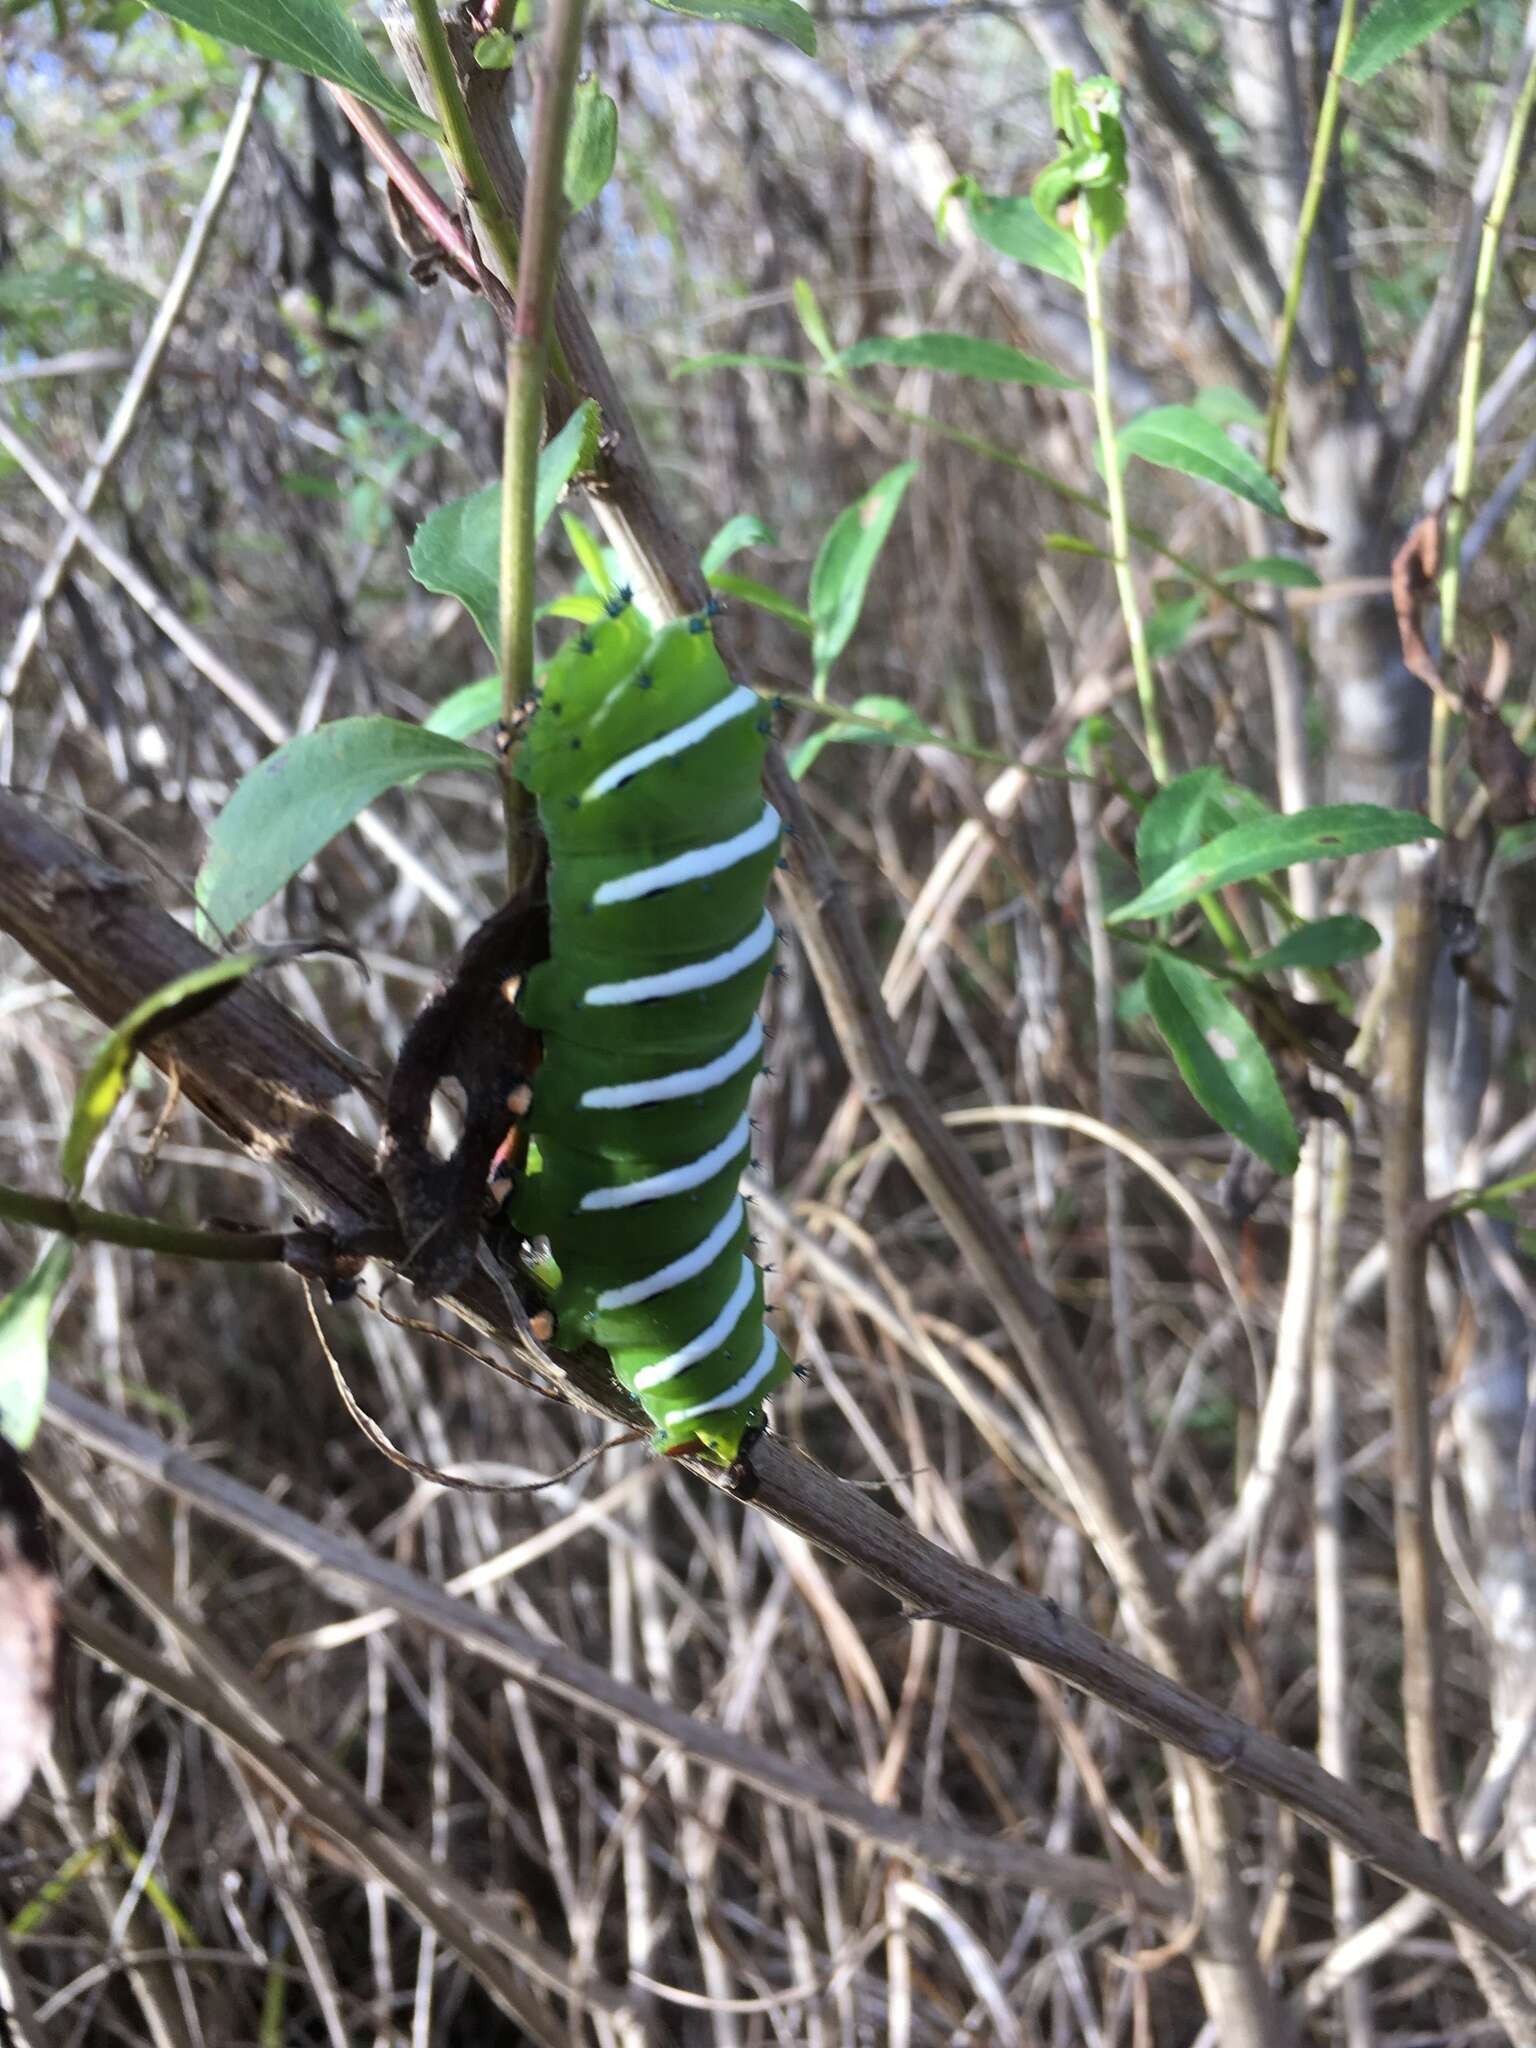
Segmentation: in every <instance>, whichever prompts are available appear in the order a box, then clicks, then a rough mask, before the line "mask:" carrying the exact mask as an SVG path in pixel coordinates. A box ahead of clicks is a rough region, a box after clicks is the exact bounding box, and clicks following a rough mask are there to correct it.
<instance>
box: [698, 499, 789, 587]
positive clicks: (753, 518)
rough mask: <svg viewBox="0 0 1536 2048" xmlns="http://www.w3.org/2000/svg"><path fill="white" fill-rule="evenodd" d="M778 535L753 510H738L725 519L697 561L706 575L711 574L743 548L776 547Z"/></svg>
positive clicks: (722, 566)
mask: <svg viewBox="0 0 1536 2048" xmlns="http://www.w3.org/2000/svg"><path fill="white" fill-rule="evenodd" d="M778 544H779V536H778V535H777V534H776V533H775V532H774V530H773V528H772V527H771V526H767V525H765V524H764V523H763V521H762V520H761V519H759V518H758V517H757V514H756V513H755V512H738V513H737V514H736V516H735V518H734V519H727V521H726V522H725V524H724V526H722V527H721V529H720V531H719V532H718V533H717V534H716V535H715V537H714V539H713V540H712V541H711V542H710V544H709V546H708V547H707V548H706V549H705V550H704V554H703V558H702V560H701V561H700V563H699V566H700V568H701V569H702V570H703V571H704V574H705V575H706V576H713V575H714V573H715V571H716V570H717V569H723V568H724V567H725V565H726V563H727V562H728V561H729V560H730V559H731V557H732V555H739V554H740V553H741V551H742V549H743V548H757V547H767V548H773V547H777V546H778Z"/></svg>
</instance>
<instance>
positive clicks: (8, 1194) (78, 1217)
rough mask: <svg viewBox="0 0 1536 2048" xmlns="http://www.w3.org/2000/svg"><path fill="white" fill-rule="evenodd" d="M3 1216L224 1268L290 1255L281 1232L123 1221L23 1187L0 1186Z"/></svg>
mask: <svg viewBox="0 0 1536 2048" xmlns="http://www.w3.org/2000/svg"><path fill="white" fill-rule="evenodd" d="M0 1216H3V1217H4V1218H5V1220H6V1221H7V1222H8V1223H26V1224H30V1225H31V1227H32V1228H33V1229H34V1230H52V1231H55V1232H56V1233H57V1234H58V1235H59V1236H60V1237H69V1238H75V1239H77V1240H84V1241H89V1240H94V1241H96V1242H98V1243H100V1244H122V1245H129V1246H131V1247H132V1248H133V1249H134V1250H135V1251H141V1252H158V1253H159V1254H160V1255H161V1257H163V1258H172V1259H219V1260H222V1261H224V1262H225V1263H226V1264H239V1265H276V1264H280V1263H281V1261H282V1259H283V1257H284V1254H285V1252H286V1250H287V1244H288V1240H287V1237H286V1235H285V1233H284V1232H282V1231H280V1230H198V1229H185V1228H183V1227H181V1226H179V1225H177V1224H174V1223H155V1222H153V1221H151V1220H150V1219H149V1218H148V1217H144V1216H123V1215H119V1214H116V1213H115V1212H113V1211H112V1210H108V1209H93V1208H91V1207H90V1206H89V1205H88V1204H87V1203H85V1202H71V1201H67V1200H65V1198H64V1197H63V1196H61V1195H36V1194H32V1193H30V1192H29V1191H28V1190H27V1189H25V1188H7V1187H0Z"/></svg>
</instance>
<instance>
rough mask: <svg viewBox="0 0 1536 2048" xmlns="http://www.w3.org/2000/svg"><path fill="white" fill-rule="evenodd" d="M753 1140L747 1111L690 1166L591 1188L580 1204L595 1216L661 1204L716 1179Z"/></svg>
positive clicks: (688, 1164)
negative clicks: (673, 1196) (611, 1211)
mask: <svg viewBox="0 0 1536 2048" xmlns="http://www.w3.org/2000/svg"><path fill="white" fill-rule="evenodd" d="M751 1140H752V1126H751V1123H750V1121H749V1119H748V1118H747V1116H746V1114H745V1112H743V1113H742V1115H741V1116H739V1117H738V1118H737V1119H736V1122H735V1123H734V1124H733V1125H732V1126H731V1128H730V1130H729V1131H727V1132H726V1134H725V1136H724V1137H723V1138H722V1139H721V1140H720V1142H719V1144H718V1145H711V1146H710V1148H709V1150H708V1151H707V1152H701V1153H700V1154H699V1156H698V1158H697V1159H690V1160H689V1161H688V1163H687V1165H686V1166H669V1167H668V1168H667V1170H666V1172H665V1173H653V1174H651V1175H650V1177H649V1178H648V1179H646V1180H632V1181H629V1182H627V1183H626V1184H624V1185H623V1186H620V1187H611V1188H591V1189H589V1190H588V1192H587V1193H586V1194H584V1195H583V1196H582V1198H581V1201H580V1202H579V1203H578V1204H577V1207H578V1210H580V1211H583V1212H585V1213H587V1214H589V1215H590V1214H591V1213H592V1212H593V1211H594V1210H597V1209H633V1208H636V1207H637V1206H638V1205H639V1204H640V1203H641V1202H659V1201H662V1200H664V1199H665V1197H666V1196H668V1195H685V1194H687V1192H688V1190H689V1189H690V1188H696V1187H701V1186H702V1185H703V1184H704V1182H705V1181H707V1180H712V1179H713V1178H714V1176H715V1175H716V1174H717V1173H718V1172H719V1171H720V1169H721V1167H722V1166H726V1165H729V1163H730V1161H731V1160H733V1159H734V1158H735V1157H736V1156H737V1154H738V1153H740V1152H745V1151H746V1149H747V1146H748V1145H749V1144H750V1143H751Z"/></svg>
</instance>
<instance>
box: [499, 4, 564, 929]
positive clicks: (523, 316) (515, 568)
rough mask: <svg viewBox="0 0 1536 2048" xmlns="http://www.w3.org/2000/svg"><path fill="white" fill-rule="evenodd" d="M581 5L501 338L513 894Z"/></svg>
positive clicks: (532, 184)
mask: <svg viewBox="0 0 1536 2048" xmlns="http://www.w3.org/2000/svg"><path fill="white" fill-rule="evenodd" d="M582 12H583V8H582V0H552V4H551V6H550V9H549V18H548V21H547V23H546V26H545V30H544V38H543V42H542V44H541V49H540V57H539V63H538V68H537V73H536V81H535V85H534V99H533V139H532V145H531V149H530V154H529V159H528V185H527V189H526V191H525V192H524V194H523V234H522V260H521V262H520V264H519V266H518V273H517V311H516V315H515V317H514V320H513V324H512V332H511V334H510V335H509V336H508V339H507V351H506V356H507V417H506V429H505V434H504V438H503V443H502V475H501V553H500V569H501V578H500V590H499V602H498V609H497V620H498V625H499V628H500V652H501V730H500V735H499V738H500V742H501V761H502V803H503V808H504V811H505V814H506V825H507V890H508V894H509V895H512V896H515V895H516V894H517V892H518V890H519V888H520V887H521V886H522V882H523V877H524V871H525V868H526V865H527V861H528V851H527V848H526V845H525V836H526V835H525V833H524V831H523V824H524V820H525V818H526V815H527V809H528V802H527V797H526V795H525V793H524V791H523V786H522V784H521V783H520V782H519V781H518V780H517V778H516V776H515V775H514V774H513V772H512V753H511V740H512V732H513V721H514V720H515V718H516V716H517V713H518V709H519V707H520V706H521V705H522V704H523V703H524V701H525V700H526V698H527V697H528V695H529V693H530V692H531V690H532V689H533V667H534V647H533V615H534V579H533V571H534V558H535V554H536V552H537V547H538V533H537V530H536V522H535V518H534V506H535V500H536V498H537V496H538V484H539V442H540V440H541V438H542V436H543V430H544V377H545V372H546V370H547V367H548V363H549V347H550V335H551V331H552V325H553V316H554V305H553V294H554V283H555V271H556V267H557V265H558V263H559V260H560V235H561V231H562V229H563V227H564V225H565V211H566V204H565V187H564V180H563V176H562V173H563V168H564V163H565V145H566V137H567V135H568V134H569V132H570V125H571V106H572V101H573V97H574V94H575V90H576V73H577V71H578V69H579V67H580V64H581V24H582Z"/></svg>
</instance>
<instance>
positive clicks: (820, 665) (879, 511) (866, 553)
mask: <svg viewBox="0 0 1536 2048" xmlns="http://www.w3.org/2000/svg"><path fill="white" fill-rule="evenodd" d="M916 474H917V464H916V463H915V462H903V463H902V464H901V465H900V466H899V467H898V468H896V469H892V470H888V471H887V473H886V474H885V475H884V476H883V477H881V479H880V481H879V483H877V484H875V485H873V486H872V487H871V488H870V489H869V490H867V491H866V492H865V493H864V495H863V497H862V498H859V499H857V500H856V501H855V502H854V503H853V504H852V505H848V506H846V507H845V508H844V509H843V510H842V511H841V512H840V513H839V514H838V515H837V517H836V519H834V520H833V522H832V525H831V527H830V528H829V529H828V532H827V537H826V539H825V540H824V541H823V542H822V544H821V550H820V552H819V554H818V555H817V557H816V565H815V567H814V568H813V569H812V570H811V591H810V603H809V606H808V609H809V611H810V614H811V623H812V626H813V628H814V639H813V642H812V653H813V659H814V661H815V665H816V674H817V678H818V680H819V681H824V680H825V678H826V676H827V673H828V671H829V670H830V669H831V667H832V664H833V662H834V661H836V659H837V657H838V656H839V655H840V654H841V653H842V651H843V649H844V648H845V647H846V646H847V645H848V642H849V641H850V640H851V639H852V637H853V630H854V627H855V626H857V624H858V623H859V614H860V612H862V611H863V609H864V594H865V592H866V591H867V590H868V588H869V579H870V577H871V576H872V575H873V573H874V568H875V564H876V562H878V561H879V559H880V551H881V549H882V548H883V547H884V546H885V543H886V538H887V536H888V535H889V533H890V530H891V526H892V524H893V522H894V520H895V518H896V513H897V510H898V508H899V507H900V504H901V500H902V497H903V495H904V494H905V492H906V488H907V485H908V484H909V483H911V481H912V479H913V477H914V476H916Z"/></svg>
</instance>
